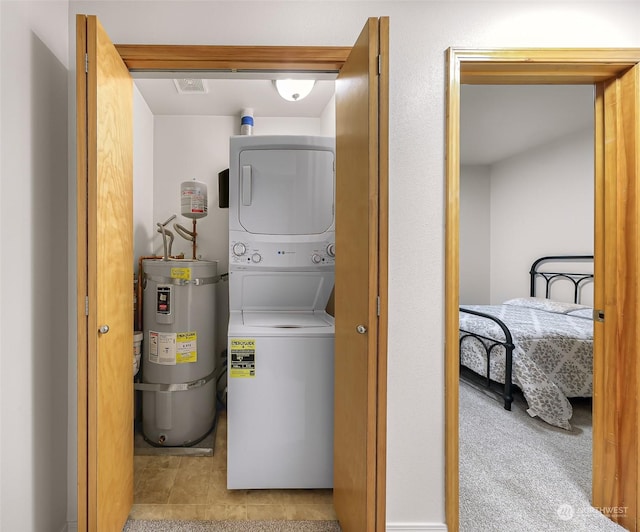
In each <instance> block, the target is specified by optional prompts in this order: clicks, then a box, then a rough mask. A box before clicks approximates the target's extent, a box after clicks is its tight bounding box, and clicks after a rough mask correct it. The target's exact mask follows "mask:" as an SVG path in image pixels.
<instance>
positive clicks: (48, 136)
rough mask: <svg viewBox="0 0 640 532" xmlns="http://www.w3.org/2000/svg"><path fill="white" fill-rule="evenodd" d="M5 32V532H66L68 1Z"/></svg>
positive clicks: (28, 9)
mask: <svg viewBox="0 0 640 532" xmlns="http://www.w3.org/2000/svg"><path fill="white" fill-rule="evenodd" d="M0 24H1V26H0V28H1V31H0V33H1V37H0V54H1V56H0V62H1V68H0V72H1V73H2V80H1V84H0V137H1V142H0V430H1V435H0V530H3V531H4V530H7V531H9V530H24V531H36V530H37V531H49V530H53V531H58V530H62V527H63V526H65V523H66V520H67V485H68V482H67V481H68V478H67V419H68V417H67V415H68V414H67V412H68V397H67V393H68V391H69V389H70V382H69V380H68V359H69V346H68V336H67V335H68V331H69V329H70V326H69V325H70V323H69V320H70V316H69V315H68V311H69V308H70V305H74V304H75V295H74V292H75V291H74V289H72V288H71V285H70V278H69V262H68V259H67V257H68V256H69V244H70V235H69V229H68V217H69V216H70V213H71V212H72V211H73V210H74V205H75V203H74V200H73V199H69V196H68V193H67V192H68V191H67V187H68V184H69V166H68V160H67V157H68V156H69V149H68V148H69V146H68V140H69V138H70V137H71V136H72V135H73V132H72V131H71V128H72V127H73V123H72V124H71V125H70V124H69V123H68V89H69V85H70V83H72V82H73V81H72V80H71V79H70V78H69V70H68V68H69V64H68V62H69V55H68V54H69V51H68V30H67V2H56V1H49V2H1V3H0ZM74 404H75V402H74V401H73V400H72V403H71V407H72V409H73V408H74V406H73V405H74ZM74 421H75V420H74ZM69 486H70V483H69ZM70 491H71V490H70ZM73 495H74V496H75V494H73Z"/></svg>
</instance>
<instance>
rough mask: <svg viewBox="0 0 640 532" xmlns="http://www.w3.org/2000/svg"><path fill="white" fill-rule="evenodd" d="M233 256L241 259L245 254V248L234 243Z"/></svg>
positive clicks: (239, 243) (238, 243)
mask: <svg viewBox="0 0 640 532" xmlns="http://www.w3.org/2000/svg"><path fill="white" fill-rule="evenodd" d="M232 251H233V254H234V255H235V256H236V257H242V255H244V254H245V253H246V252H247V246H245V245H244V244H243V243H242V242H236V243H235V244H234V245H233V250H232Z"/></svg>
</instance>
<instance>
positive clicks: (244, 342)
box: [229, 338, 256, 378]
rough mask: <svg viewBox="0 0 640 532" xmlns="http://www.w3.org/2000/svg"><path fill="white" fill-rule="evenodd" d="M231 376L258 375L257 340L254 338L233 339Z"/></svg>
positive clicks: (251, 376)
mask: <svg viewBox="0 0 640 532" xmlns="http://www.w3.org/2000/svg"><path fill="white" fill-rule="evenodd" d="M230 355H231V359H230V360H229V376H230V377H232V378H253V377H255V376H256V341H255V339H253V338H234V339H232V340H231V353H230Z"/></svg>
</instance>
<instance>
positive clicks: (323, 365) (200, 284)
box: [134, 79, 335, 518]
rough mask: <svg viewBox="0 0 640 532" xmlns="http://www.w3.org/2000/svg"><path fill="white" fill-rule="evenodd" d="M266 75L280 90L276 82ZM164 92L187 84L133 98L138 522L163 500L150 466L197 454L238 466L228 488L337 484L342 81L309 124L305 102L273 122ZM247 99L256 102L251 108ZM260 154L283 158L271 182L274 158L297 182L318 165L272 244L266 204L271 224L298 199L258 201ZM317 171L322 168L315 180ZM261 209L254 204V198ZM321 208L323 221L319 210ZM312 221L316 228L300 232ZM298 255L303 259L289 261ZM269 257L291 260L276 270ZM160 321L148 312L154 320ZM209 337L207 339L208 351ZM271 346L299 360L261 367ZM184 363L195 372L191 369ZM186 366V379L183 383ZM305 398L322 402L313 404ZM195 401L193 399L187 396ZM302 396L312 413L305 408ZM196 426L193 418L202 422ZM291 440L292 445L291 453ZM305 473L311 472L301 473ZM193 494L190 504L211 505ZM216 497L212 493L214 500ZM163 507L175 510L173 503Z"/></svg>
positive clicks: (241, 108)
mask: <svg viewBox="0 0 640 532" xmlns="http://www.w3.org/2000/svg"><path fill="white" fill-rule="evenodd" d="M183 81H184V80H183ZM221 81H229V80H207V79H205V80H196V82H197V83H202V84H203V86H204V87H205V88H206V87H207V85H209V90H211V87H213V86H214V85H215V84H218V83H220V82H221ZM261 81H263V82H264V83H263V85H265V84H267V85H269V86H268V87H266V88H267V89H268V90H272V91H273V93H274V95H275V96H276V97H277V93H276V91H275V88H274V87H273V86H272V82H271V81H267V80H261ZM158 83H163V84H164V85H165V88H164V89H161V91H162V90H166V91H169V90H171V89H173V90H176V91H177V90H178V82H177V81H176V82H174V81H173V80H166V79H165V80H159V79H153V80H150V79H137V80H135V84H136V88H135V89H134V259H135V264H134V272H135V275H136V277H135V280H134V301H135V304H136V310H135V312H134V323H135V326H136V328H140V329H142V330H141V331H140V332H141V333H142V336H140V332H138V333H137V334H136V339H137V340H139V339H140V338H142V341H141V342H140V344H141V345H139V346H138V350H139V355H140V362H139V365H138V368H137V369H138V373H137V374H136V375H135V377H134V381H135V387H136V392H135V393H136V401H135V426H136V428H135V442H136V443H135V452H134V455H135V460H136V478H135V479H134V481H135V483H136V488H135V493H136V497H135V498H134V513H135V509H136V505H137V504H163V502H161V501H160V499H158V501H156V500H153V498H147V497H145V496H144V491H145V488H144V486H141V485H140V482H144V480H140V482H139V479H138V468H139V464H140V463H143V464H144V466H143V467H147V468H149V467H154V465H153V464H154V461H158V462H164V463H165V464H166V463H168V462H167V461H170V462H174V463H177V461H178V460H181V459H183V457H190V456H191V457H197V458H202V457H207V456H213V457H214V459H215V460H216V461H217V463H218V464H220V461H221V460H224V461H225V462H227V466H228V477H229V478H228V479H221V482H223V481H224V482H226V484H227V485H226V486H220V490H223V489H227V488H228V489H229V490H234V489H245V490H246V489H253V488H266V489H269V488H272V489H278V488H324V489H329V490H330V488H331V487H332V443H333V442H332V428H333V419H332V411H333V317H332V316H331V314H330V313H327V312H326V308H327V305H328V301H329V299H330V295H331V293H332V289H333V264H334V261H335V240H334V232H335V219H334V217H335V205H334V204H335V147H334V145H335V141H334V134H335V112H334V99H333V81H332V80H325V81H323V82H320V83H319V85H320V88H321V89H322V91H323V94H324V96H322V98H324V100H323V102H322V103H316V104H314V105H315V109H316V110H315V111H311V112H312V113H313V115H311V116H309V111H305V112H306V113H307V116H295V114H296V113H295V111H293V109H294V108H295V106H296V105H299V104H301V103H303V102H296V101H292V102H286V104H287V105H288V106H290V107H289V109H291V111H287V113H286V114H287V115H288V116H267V115H268V114H271V113H270V112H269V111H268V110H267V107H263V108H262V109H261V108H260V107H259V105H256V104H255V102H249V101H247V102H246V103H245V104H244V105H238V106H237V107H236V108H235V112H229V111H228V112H227V114H209V113H202V112H200V111H199V110H201V109H202V107H201V106H199V104H200V103H201V102H197V99H198V98H201V97H206V95H203V94H179V95H178V96H176V97H175V98H173V99H172V100H173V103H167V102H168V101H169V99H167V97H166V94H165V100H164V103H160V100H161V99H162V98H157V95H158V94H159V93H158V92H157V90H156V88H154V85H155V84H158ZM189 83H191V82H189ZM234 83H237V82H235V81H234ZM243 83H246V84H251V83H255V80H245V81H243ZM174 86H175V87H174ZM318 88H319V87H318V86H316V87H315V88H314V90H316V89H318ZM161 91H160V92H161ZM167 94H168V93H167ZM312 94H313V93H312ZM260 98H261V97H260ZM180 99H182V102H180ZM176 101H177V102H178V104H176V103H175V102H176ZM248 104H251V105H253V108H251V109H249V110H248V108H247V107H246V106H247V105H248ZM172 105H173V106H172ZM177 105H182V106H183V107H182V109H185V110H181V108H180V107H179V106H177ZM248 111H250V112H251V119H252V128H251V129H250V130H247V128H246V127H243V126H244V125H246V123H247V121H246V120H245V118H244V116H243V115H246V114H247V112H248ZM214 112H216V111H214ZM165 113H166V114H165ZM182 113H184V114H182ZM241 133H245V135H242V134H241ZM247 133H250V134H247ZM265 139H269V141H268V142H267V145H266V148H273V149H267V151H265V143H264V142H263V141H264V140H265ZM247 149H250V150H253V156H252V157H253V159H251V157H250V159H251V160H250V161H249V162H247V160H244V159H243V162H240V159H241V158H242V157H245V156H246V153H245V152H246V150H247ZM309 150H311V151H309ZM309 153H311V155H310V157H307V155H308V154H309ZM256 154H257V155H258V159H259V160H258V161H256V160H255V155H256ZM265 156H266V157H267V158H268V159H269V164H270V165H271V164H275V167H274V168H275V173H276V174H277V173H278V172H277V166H278V164H283V165H287V167H286V168H285V169H284V174H286V173H289V174H291V172H294V173H295V172H296V171H297V170H296V169H295V165H296V164H297V165H298V170H302V171H303V172H307V175H306V176H304V177H303V181H304V187H305V188H304V190H299V191H298V192H296V194H297V196H296V195H295V194H294V195H293V196H290V197H295V198H298V199H297V200H295V203H298V204H299V205H296V206H295V209H293V210H292V213H293V214H292V216H291V217H290V218H291V220H293V221H291V222H290V223H291V224H292V226H291V227H290V228H288V229H286V230H285V231H284V232H285V233H291V234H289V235H288V236H284V238H283V237H279V238H278V237H275V238H274V237H273V236H271V237H270V236H265V231H266V229H264V228H267V227H268V226H269V223H268V222H269V220H270V219H269V218H267V219H264V220H263V219H258V218H260V217H264V216H265V215H268V212H269V208H270V207H269V204H270V203H274V202H276V205H275V207H274V208H276V209H277V211H274V214H275V216H274V219H275V222H274V223H275V224H276V225H278V224H280V223H281V221H282V220H284V219H286V218H287V215H286V214H283V209H285V208H286V207H287V201H288V200H287V198H286V197H284V199H283V195H282V193H281V194H280V195H278V194H276V195H273V197H272V198H271V199H267V200H266V201H265V200H261V199H260V198H261V197H262V193H263V192H264V191H263V190H261V189H260V187H262V186H263V185H264V182H261V181H258V180H256V178H257V177H258V174H259V173H260V172H261V171H262V170H261V168H260V165H261V164H263V162H264V161H263V160H261V159H264V157H265ZM234 158H235V159H236V160H233V159H234ZM234 165H235V166H234ZM292 165H293V169H292ZM252 168H253V172H254V174H253V176H252V174H251V169H252ZM309 172H310V173H309ZM314 172H318V173H319V174H321V175H320V176H319V177H316V176H315V175H314ZM252 177H253V179H254V181H253V182H252ZM289 177H291V175H289ZM305 180H306V181H305ZM316 181H317V183H316ZM189 182H193V183H194V187H197V186H199V185H202V187H201V188H200V189H198V190H196V191H195V192H196V194H199V195H200V200H204V202H205V209H204V212H200V213H199V214H197V215H190V213H189V209H186V210H185V208H184V201H185V193H184V188H185V186H188V183H189ZM252 185H253V188H252ZM269 186H274V187H281V192H286V191H287V189H289V190H290V189H291V183H283V182H281V183H274V184H273V185H269ZM283 187H284V188H283ZM192 192H193V191H192ZM238 194H239V195H240V196H238ZM314 194H318V195H319V197H321V203H322V205H321V207H320V208H319V209H316V208H315V207H314V201H315V200H313V198H312V197H311V199H310V195H311V196H313V195H314ZM252 195H253V197H252ZM252 200H259V201H260V203H259V205H258V204H255V203H254V204H252ZM278 201H279V203H277V202H278ZM234 202H235V203H234ZM304 202H306V203H304ZM300 203H302V204H300ZM316 203H317V202H316ZM314 210H317V211H318V212H315V214H314ZM294 211H295V212H294ZM256 213H258V214H256ZM307 214H308V215H309V219H310V221H309V223H308V224H305V223H304V220H305V218H306V216H307ZM243 216H244V217H245V222H246V221H247V220H249V219H250V221H249V222H248V223H244V224H243V222H242V221H240V220H241V218H242V217H243ZM256 216H257V218H256ZM247 217H248V218H247ZM230 219H231V220H232V222H231V226H230ZM233 220H236V223H235V225H234V222H233ZM278 220H280V221H278ZM272 221H273V220H272ZM245 226H247V227H250V230H249V231H246V232H245V234H244V235H242V234H238V233H237V230H238V229H240V230H241V231H242V230H244V227H245ZM291 228H293V230H290V229H291ZM318 228H319V229H318ZM230 229H231V231H232V233H234V234H232V237H233V238H230ZM234 231H235V232H234ZM247 235H250V236H249V238H247ZM309 235H312V236H309ZM292 257H293V258H295V259H296V260H298V259H299V262H296V260H293V261H291V260H290V259H291V258H292ZM274 259H277V260H279V261H280V262H282V263H283V264H280V265H275V264H273V260H274ZM162 268H164V270H163V269H162ZM203 268H204V269H203ZM230 287H231V298H230V296H229V291H230ZM187 290H189V291H190V292H189V293H187ZM205 291H206V295H205ZM150 294H151V295H150ZM278 294H280V295H281V297H279V298H276V300H275V301H274V302H273V305H271V303H270V301H271V299H272V297H273V296H274V295H278ZM167 298H168V299H167ZM202 298H205V299H206V300H207V301H208V304H209V306H210V307H211V308H210V310H203V308H204V307H203V306H202V305H201V303H199V302H198V300H200V299H202ZM211 299H213V301H210V300H211ZM190 303H193V304H194V306H193V308H190ZM178 304H179V305H181V306H183V307H184V308H182V309H180V311H181V312H185V313H187V314H188V315H189V317H188V319H186V321H185V319H180V320H178V321H180V323H181V324H182V325H180V326H179V327H177V329H180V330H172V329H171V328H170V326H169V325H167V324H166V323H167V322H171V319H172V318H171V319H170V318H168V316H169V315H170V314H171V312H172V311H173V310H174V309H175V310H176V311H178V306H177V305H178ZM140 306H142V307H143V308H142V309H141V308H140ZM149 313H152V314H153V317H152V318H148V316H149ZM230 313H231V316H232V320H231V321H232V323H231V328H230V327H229V315H230ZM141 315H143V316H144V318H143V319H142V320H141V319H140V316H141ZM203 315H204V316H203ZM207 315H208V316H209V317H207ZM203 317H204V322H203ZM159 324H164V325H159ZM192 324H196V325H192ZM163 327H164V328H163ZM182 329H186V330H182ZM207 337H210V339H208V340H206V342H205V341H204V340H205V339H206V338H207ZM201 339H202V340H203V341H202V342H201ZM207 342H208V343H210V346H207ZM268 343H269V344H273V345H274V346H275V347H268V348H267V349H268V350H274V352H277V353H280V352H282V351H283V349H284V351H286V350H287V349H289V348H287V347H286V346H288V345H292V346H293V347H292V348H290V349H289V351H291V352H292V354H291V353H290V355H289V357H288V358H287V360H284V359H283V360H282V361H277V362H276V363H275V365H274V367H272V368H269V369H267V367H266V365H263V366H262V367H261V366H260V364H261V362H263V361H264V360H265V359H264V358H263V361H261V360H260V357H261V355H263V353H264V349H265V348H264V347H262V345H267V344H268ZM283 345H284V346H285V347H284V348H283V347H282V346H283ZM205 346H207V347H205ZM205 349H206V351H207V352H205ZM211 351H213V352H211ZM163 352H164V353H165V355H166V354H168V358H166V359H165V365H164V366H158V361H159V360H160V359H161V355H162V353H163ZM247 355H251V356H247ZM296 355H300V356H299V357H296ZM314 355H317V356H314ZM208 357H210V358H211V361H210V363H208V364H206V365H205V366H206V368H205V367H204V366H203V369H202V370H201V371H199V372H198V371H195V366H196V363H200V362H201V361H203V360H204V359H205V358H208ZM248 361H250V362H248ZM278 365H281V367H282V373H283V375H285V376H284V377H283V378H282V379H279V378H278V371H279V370H278ZM296 365H297V367H296ZM134 366H135V364H134ZM250 366H251V367H250ZM158 368H159V369H160V372H158V371H157V370H158ZM185 368H189V369H190V370H193V371H190V372H185ZM135 369H136V368H135V367H134V370H135ZM261 369H263V370H266V371H268V372H269V373H270V374H271V377H272V379H273V380H271V381H270V382H269V383H267V384H264V386H265V388H264V389H263V390H262V392H260V391H258V392H257V393H258V395H252V394H254V393H255V386H254V391H252V392H250V391H247V387H251V385H252V384H255V383H258V381H259V379H258V378H256V375H257V376H258V377H260V376H261V375H260V373H259V372H260V370H261ZM296 371H298V372H300V371H301V372H303V373H304V374H305V377H304V378H305V379H307V381H308V382H307V384H308V386H307V384H305V382H304V381H300V380H299V379H298V380H296V378H295V377H294V378H293V379H292V374H295V373H296ZM177 372H181V374H182V375H181V376H179V377H178V376H177V375H178V373H177ZM274 372H275V377H274V375H273V374H274ZM149 375H151V376H152V378H151V379H150V378H148V377H149ZM307 388H308V389H307ZM309 390H311V392H312V393H313V394H314V396H313V397H307V396H308V393H309ZM261 393H262V394H263V395H262V397H264V394H266V396H267V397H270V396H273V397H272V398H274V400H275V401H276V402H275V403H269V401H261V399H260V398H261V395H260V394H261ZM189 394H191V396H192V397H191V399H189V400H187V399H185V398H186V397H187V396H188V395H189ZM206 397H209V398H210V399H211V401H212V405H213V409H214V411H211V408H210V407H211V405H207V406H203V405H202V402H203V401H205V402H206V401H207V399H203V398H206ZM288 397H289V399H287V398H288ZM305 399H306V400H307V401H308V404H310V405H312V406H313V408H311V409H309V408H308V407H307V408H306V409H305V407H304V404H305ZM278 401H280V403H279V404H285V403H288V404H290V405H293V407H294V410H295V412H294V411H291V412H289V413H288V414H286V415H283V416H281V417H276V418H273V419H272V420H271V422H270V421H269V416H268V414H269V412H273V411H275V410H277V409H278V403H277V402H278ZM178 403H180V404H178ZM320 404H321V405H322V406H321V407H319V406H318V405H320ZM260 408H262V410H260ZM200 410H202V411H203V412H202V413H201V414H200V413H198V412H199V411H200ZM309 416H316V418H315V419H310V417H309ZM192 418H194V419H193V420H192ZM305 421H306V422H305ZM193 423H196V424H197V425H198V426H197V428H196V429H193V427H192V426H191V425H192V424H193ZM227 424H228V429H227ZM312 424H313V425H317V427H316V428H315V429H313V430H312V431H311V432H309V433H308V434H307V435H306V436H304V437H302V438H301V434H300V431H302V432H304V431H305V430H307V429H308V425H312ZM306 425H307V426H306ZM292 431H293V432H295V434H293V433H291V432H292ZM227 437H228V438H229V452H227V449H226V445H224V446H222V445H220V443H221V442H224V443H225V444H226V438H227ZM305 438H306V439H305ZM216 440H219V441H218V442H217V443H216ZM285 441H288V442H289V443H288V444H283V442H285ZM297 441H300V442H301V443H298V444H296V443H295V442H297ZM232 442H235V444H233V445H231V444H232ZM252 442H253V444H257V445H259V444H262V448H261V450H260V451H259V452H258V453H256V456H257V460H258V461H257V462H256V461H255V459H256V456H254V461H253V462H252V461H251V460H250V459H249V457H250V456H251V455H252V449H253V448H254V447H252ZM291 442H294V444H293V447H291V445H290V444H291ZM287 445H288V446H287ZM243 446H244V447H243ZM232 447H233V449H234V451H231V448H232ZM274 452H275V453H276V454H273V453H274ZM216 453H217V456H216ZM270 453H271V454H270ZM278 453H279V454H278ZM276 455H277V456H276ZM319 455H320V456H321V458H318V459H317V460H316V458H315V457H316V456H319ZM287 457H291V458H293V457H296V459H297V460H298V462H292V465H291V466H290V473H291V474H290V475H289V476H287V475H284V477H282V476H280V477H278V475H277V473H276V472H277V471H281V470H283V468H284V470H286V464H284V463H283V462H282V460H284V461H285V462H286V460H287ZM279 461H280V462H279ZM314 462H316V463H315V465H314ZM304 464H306V465H307V467H301V465H304ZM224 470H225V471H227V467H224ZM225 476H227V475H226V474H225ZM166 491H167V490H165V492H166ZM221 493H222V491H221ZM140 494H143V495H142V496H141V497H140ZM196 499H197V497H196ZM196 499H193V500H191V501H185V502H189V503H196V504H198V503H202V504H204V503H205V502H204V500H203V499H200V500H196ZM211 500H212V499H211V497H209V499H208V500H207V502H209V503H210V502H211ZM327 500H329V501H330V499H327ZM166 504H168V505H172V504H178V503H177V502H176V501H171V500H170V497H167V501H166ZM328 517H329V518H330V517H331V516H328ZM248 518H249V516H248Z"/></svg>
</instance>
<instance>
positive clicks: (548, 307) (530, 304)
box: [503, 297, 591, 314]
mask: <svg viewBox="0 0 640 532" xmlns="http://www.w3.org/2000/svg"><path fill="white" fill-rule="evenodd" d="M503 304H504V305H513V306H516V307H527V308H533V309H537V310H544V311H547V312H555V313H556V314H568V313H569V312H574V311H578V310H581V311H584V310H585V309H586V310H588V311H589V312H591V307H588V306H587V305H580V304H579V303H565V302H563V301H554V300H552V299H545V298H544V297H517V298H515V299H509V300H507V301H505V302H504V303H503Z"/></svg>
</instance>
